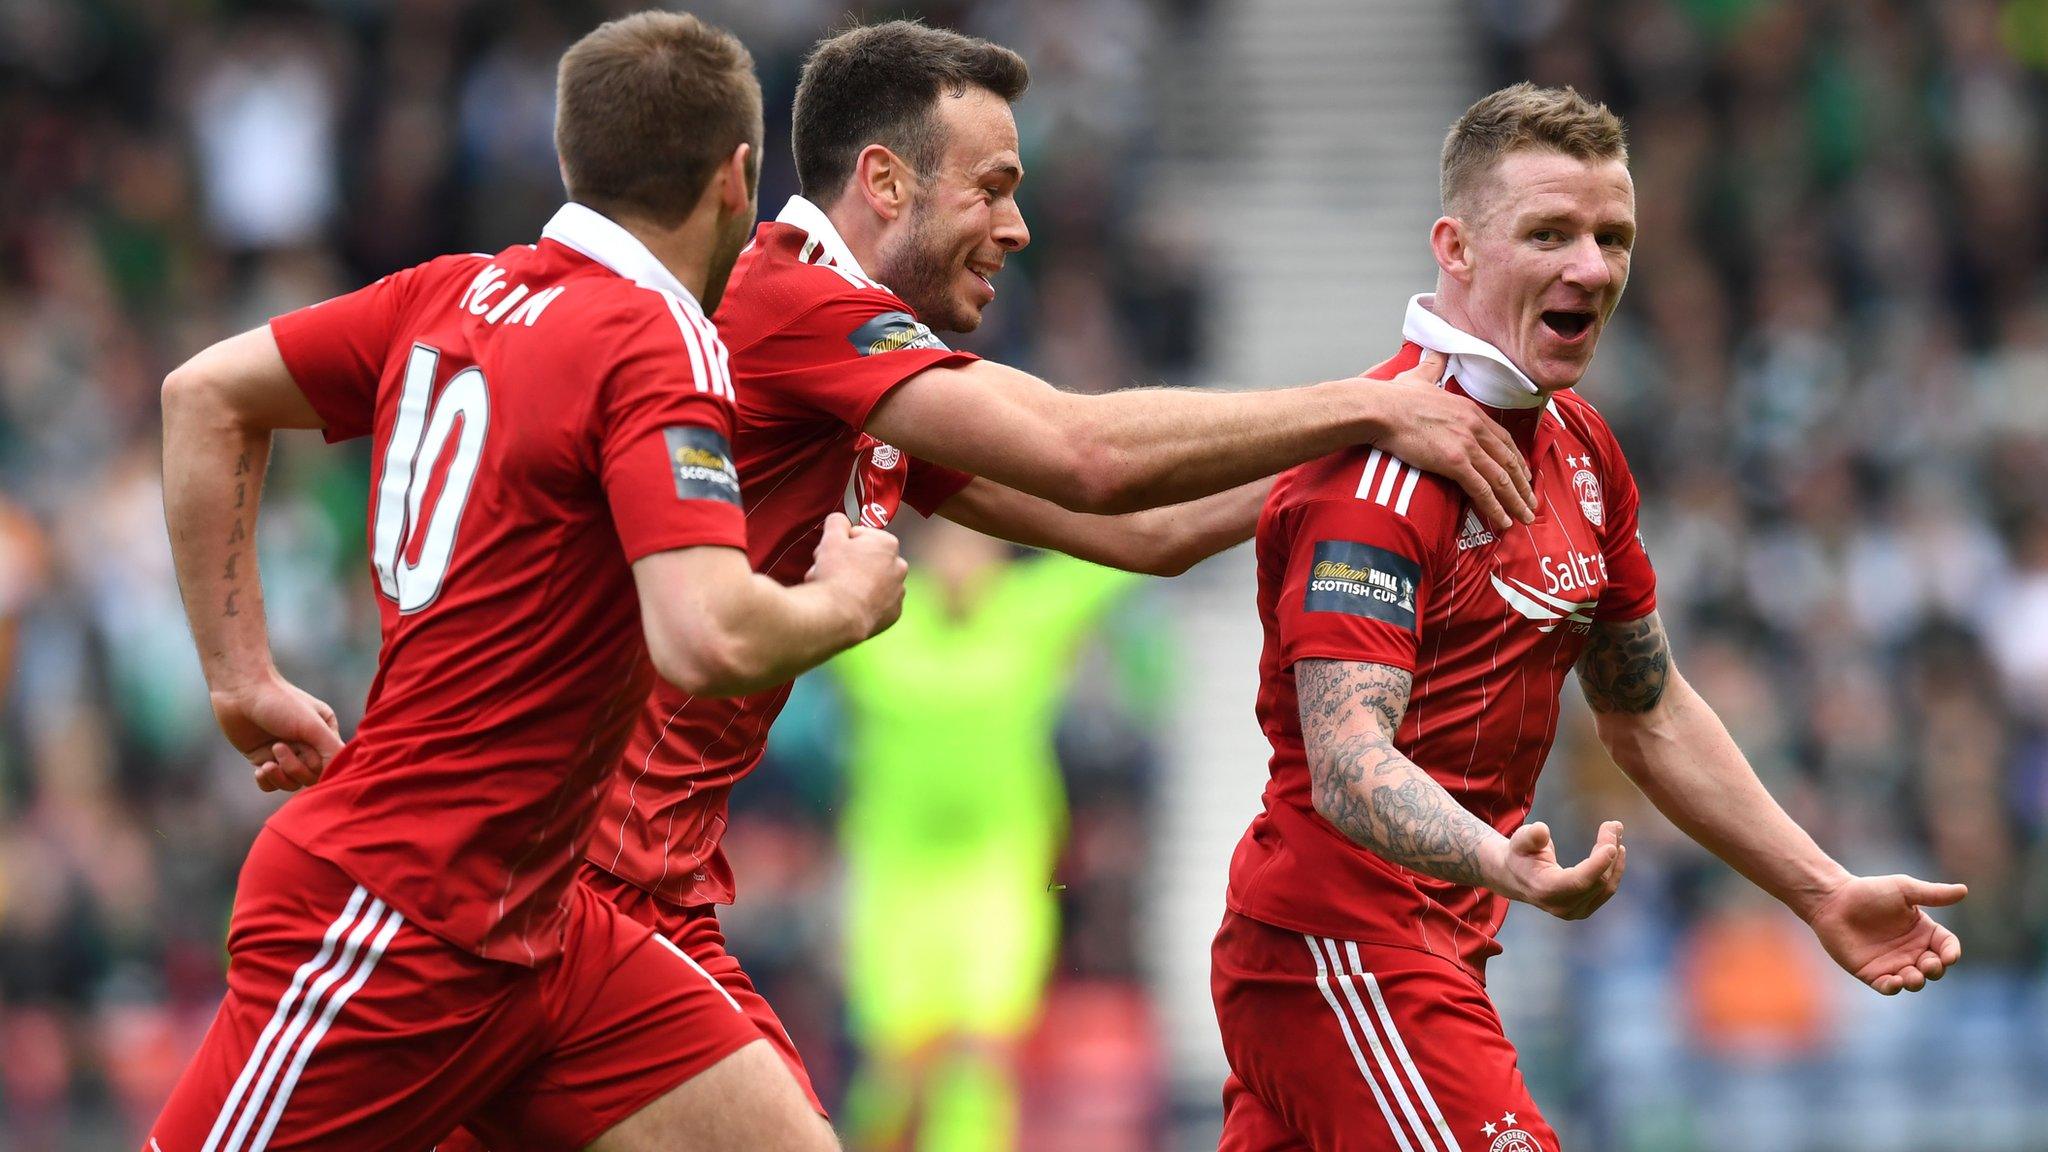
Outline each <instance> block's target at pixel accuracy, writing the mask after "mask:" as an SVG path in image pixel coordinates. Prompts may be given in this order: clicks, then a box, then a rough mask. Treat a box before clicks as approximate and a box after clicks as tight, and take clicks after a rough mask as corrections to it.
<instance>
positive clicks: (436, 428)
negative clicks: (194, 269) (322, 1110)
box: [270, 204, 746, 965]
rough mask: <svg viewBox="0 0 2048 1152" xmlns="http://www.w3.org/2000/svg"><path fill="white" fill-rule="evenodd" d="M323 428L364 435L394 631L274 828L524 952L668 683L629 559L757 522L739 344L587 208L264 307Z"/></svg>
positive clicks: (496, 951) (740, 537)
mask: <svg viewBox="0 0 2048 1152" xmlns="http://www.w3.org/2000/svg"><path fill="white" fill-rule="evenodd" d="M271 330H272V332H274V333H275V334H276V337H277V343H278V347H279V349H280V350H281V351H282V352H283V353H284V360H285V364H286V366H287V367H289V369H290V370H291V374H292V378H293V379H294V380H295V381H297V382H298V385H299V387H300V389H301V390H302V391H304V392H305V394H306V396H307V398H308V399H309V400H310V401H311V402H312V404H313V407H314V408H315V409H316V410H317V411H318V412H319V413H320V416H321V418H322V419H323V420H324V421H325V422H326V426H327V433H326V434H327V438H328V439H329V440H343V439H348V438H351V437H355V436H365V435H367V436H371V437H373V438H374V448H373V450H372V453H371V468H372V475H373V477H374V478H375V483H374V484H373V486H372V488H371V493H370V526H369V536H370V559H371V565H372V567H373V569H374V570H375V575H376V579H377V585H378V590H379V607H380V609H381V611H382V631H383V646H382V650H381V652H380V653H379V656H378V663H377V676H376V679H375V680H374V681H373V682H372V684H371V686H370V696H369V704H368V707H367V709H366V711H365V713H364V715H363V722H362V725H361V726H360V727H359V728H358V729H357V730H356V733H355V736H354V737H353V738H352V739H350V740H349V742H348V744H347V746H346V747H344V748H343V749H342V751H341V753H340V755H338V756H337V757H336V758H335V759H334V761H333V763H331V764H330V765H328V768H327V771H326V774H325V777H324V778H323V779H322V780H321V782H320V785H319V786H318V787H315V788H309V789H307V790H306V791H304V792H301V793H299V794H298V795H297V796H296V797H294V798H293V800H292V801H291V803H289V804H287V805H285V807H284V808H283V809H281V810H280V811H279V812H278V813H277V814H276V815H274V816H273V817H272V818H271V821H270V827H271V828H272V829H274V830H275V831H277V832H278V833H279V834H280V835H283V836H284V837H285V838H287V839H289V840H291V841H292V842H293V843H295V844H297V845H299V846H300V847H301V848H304V849H305V850H307V851H308V852H311V853H313V854H315V855H317V856H320V857H322V858H324V859H326V860H328V861H331V862H332V863H334V864H336V865H338V866H339V867H340V868H341V869H342V870H343V871H345V872H347V873H348V874H349V875H350V876H352V877H354V878H355V880H356V882H357V883H359V884H361V885H363V886H364V887H365V888H368V889H370V890H371V891H373V892H375V893H376V894H377V895H379V896H381V897H382V898H383V899H384V900H385V901H386V902H387V903H389V904H391V905H392V906H394V907H396V908H398V909H399V910H400V911H401V912H403V913H404V914H405V916H406V918H407V919H408V920H411V921H413V922H415V923H418V924H420V925H422V926H424V927H426V928H427V929H429V930H430V931H432V932H434V933H435V934H436V935H439V936H441V937H443V938H444V939H446V940H448V941H449V942H450V943H452V944H455V945H457V946H459V947H463V948H468V949H472V950H474V951H475V952H477V953H478V954H480V955H482V956H485V957H489V958H492V959H498V960H507V961H511V962H513V963H516V964H523V965H532V964H536V963H539V962H540V961H542V960H544V959H547V958H548V957H550V956H552V955H554V954H555V953H556V952H557V951H559V948H560V932H561V928H562V922H563V921H562V918H563V909H564V907H565V900H566V893H567V891H568V885H569V882H570V880H571V878H572V877H573V876H574V875H575V869H576V866H577V859H576V850H577V848H578V847H579V846H580V845H581V844H582V843H583V840H584V836H585V833H586V832H587V830H588V829H589V826H590V819H591V816H592V815H593V813H594V812H595V810H596V805H597V798H598V793H599V790H600V788H601V787H602V786H603V784H604V783H605V782H606V780H607V779H608V778H609V777H610V776H611V775H612V774H613V772H614V771H615V770H616V768H617V766H618V760H619V751H620V748H621V747H622V745H623V744H624V742H625V738H626V733H627V730H628V729H629V728H630V727H631V725H632V722H633V717H634V716H635V714H637V712H638V711H639V708H640V706H641V705H642V704H643V703H644V702H645V701H646V699H647V693H648V691H649V689H650V688H651V687H652V685H653V681H654V676H653V668H652V665H651V664H650V662H649V661H648V658H647V648H646V643H645V640H644V639H643V634H642V632H641V628H640V613H639V601H638V598H637V596H636V594H635V591H634V586H633V576H632V570H631V567H630V562H631V561H633V560H637V559H638V558H640V557H642V556H645V555H648V554H649V553H653V552H659V551H664V550H666V549H671V548H682V547H687V546H691V545H721V546H728V547H745V545H746V531H745V523H744V521H743V519H742V517H741V513H740V503H739V481H738V476H737V475H736V473H735V472H734V469H733V466H732V461H731V452H730V450H729V448H728V438H729V436H730V434H731V429H732V421H733V403H732V384H731V378H730V374H729V373H728V372H727V370H726V364H725V362H726V354H725V351H724V349H723V348H722V347H721V346H720V344H719V341H718V336H717V333H716V331H715V330H714V329H713V327H712V325H711V323H710V322H709V321H708V320H706V319H705V317H704V315H703V313H702V311H701V310H699V308H698V306H697V303H696V301H695V300H694V299H693V298H692V297H691V296H690V294H689V293H688V291H686V290H685V289H684V288H683V286H682V285H681V284H680V283H678V282H677V281H676V279H675V277H674V276H672V275H671V274H670V273H669V272H668V271H667V269H665V268H663V267H662V266H661V264H660V263H659V262H658V261H656V260H655V258H654V257H653V255H652V254H650V253H649V252H648V251H647V249H646V248H644V247H643V246H641V244H640V243H639V241H637V240H635V239H634V238H633V237H632V236H631V234H629V233H627V232H626V231H625V230H624V229H622V228H620V227H619V226H618V225H616V224H614V223H612V222H611V221H609V220H607V219H605V218H604V217H603V216H601V215H599V214H598V213H596V212H593V211H591V210H589V209H587V208H584V207H581V206H580V205H575V204H571V205H568V206H567V207H564V208H563V209H562V210H561V212H560V213H558V214H557V215H556V216H555V218H554V219H553V220H552V221H550V222H549V224H548V226H547V229H546V231H545V232H543V233H542V239H541V241H540V242H539V243H538V244H534V245H519V246H515V247H512V248H508V249H506V250H505V251H503V252H500V253H498V254H497V255H495V256H482V255H475V256H446V257H442V258H441V259H438V260H434V261H431V262H429V263H426V264H422V265H419V266H418V267H415V268H410V269H407V270H405V271H403V272H398V273H395V274H393V275H391V276H387V277H385V278H384V279H382V280H379V281H378V282H376V283H375V284H372V285H370V286H369V287H367V288H364V289H362V290H360V291H357V292H353V293H350V294H349V295H346V296H342V297H339V298H337V299H334V300H329V301H327V302H325V303H323V304H318V305H315V306H313V307H311V308H306V309H303V310H301V311H298V312H293V313H290V314H288V315H285V316H280V317H278V318H277V319H275V320H273V321H271Z"/></svg>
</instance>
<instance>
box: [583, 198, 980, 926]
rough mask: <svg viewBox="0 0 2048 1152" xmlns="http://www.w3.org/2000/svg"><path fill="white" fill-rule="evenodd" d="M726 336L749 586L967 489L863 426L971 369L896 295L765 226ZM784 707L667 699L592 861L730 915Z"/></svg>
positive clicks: (609, 813)
mask: <svg viewBox="0 0 2048 1152" xmlns="http://www.w3.org/2000/svg"><path fill="white" fill-rule="evenodd" d="M716 320H717V322H718V330H719V333H720V335H721V336H722V337H723V338H724V340H725V342H726V346H727V347H728V348H730V349H731V353H732V370H733V375H734V376H735V378H736V380H737V383H738V387H739V398H740V401H739V403H740V407H739V427H738V431H737V433H736V435H735V438H734V442H733V449H734V453H735V455H736V458H737V461H738V465H739V469H740V474H741V475H743V476H745V477H746V490H745V493H744V498H745V507H746V516H747V539H748V557H749V559H750V560H751V561H752V562H753V565H754V570H755V571H757V572H762V573H765V574H767V575H768V576H770V577H773V578H774V579H776V580H779V581H781V582H782V583H784V584H796V583H800V582H801V581H802V580H803V576H804V573H805V571H807V570H808V569H809V567H810V563H811V553H812V551H813V550H814V549H815V548H816V547H817V543H818V536H819V527H820V525H821V524H822V522H823V521H824V519H825V517H826V516H827V515H829V514H831V513H833V512H845V513H846V514H847V515H848V516H849V517H850V518H852V519H853V520H855V521H856V522H858V523H864V524H866V525H868V526H869V527H875V528H880V527H885V526H887V525H888V524H889V522H890V521H891V519H892V518H893V517H894V516H895V515H896V514H897V512H898V510H899V509H900V507H901V506H902V505H903V504H905V503H907V504H910V505H911V506H912V507H915V508H917V509H918V510H919V511H920V512H923V513H925V514H927V515H929V514H930V513H931V511H932V510H934V509H936V508H937V507H938V506H939V505H940V504H943V503H945V502H946V500H948V499H950V498H951V497H952V496H953V494H954V493H956V492H958V491H959V490H960V489H961V488H963V487H965V486H966V484H967V483H968V481H969V480H971V479H972V478H971V477H969V476H967V475H966V474H964V473H961V472H956V471H953V470H952V469H949V468H942V467H940V466H938V465H935V464H932V463H929V462H927V461H917V460H912V459H911V458H910V457H909V456H907V455H906V454H904V453H903V452H901V451H899V450H898V449H896V448H895V447H894V446H892V445H889V444H884V443H882V442H881V441H879V440H877V439H875V438H874V437H872V436H869V435H867V434H865V433H863V432H862V431H861V426H862V425H863V424H864V423H865V422H866V421H867V418H868V415H869V413H870V412H872V411H873V410H874V407H875V405H876V404H877V403H879V402H880V401H881V399H882V397H884V396H886V395H887V394H888V393H889V390H890V389H892V388H894V387H896V386H897V385H898V384H900V383H902V382H903V381H905V380H908V379H909V378H910V377H912V376H915V375H917V374H918V373H920V372H923V371H925V370H926V369H928V368H932V367H936V366H940V365H947V364H964V363H967V362H969V361H971V360H973V359H974V357H973V356H972V355H971V354H970V353H965V352H955V351H952V350H950V349H948V348H947V347H946V346H945V345H944V344H942V343H940V342H939V340H938V338H937V337H936V336H934V335H933V334H932V333H931V331H930V330H929V329H927V328H926V327H925V326H924V325H923V324H921V323H919V322H918V320H917V318H916V317H915V316H914V315H913V314H912V313H911V311H910V307H909V305H907V304H905V303H904V302H903V301H902V300H900V299H898V298H897V297H896V296H895V295H893V294H892V293H890V292H889V291H888V290H887V289H886V288H883V287H882V286H881V285H879V284H876V283H874V282H873V281H871V280H868V279H867V278H866V277H864V276H863V275H861V274H860V273H859V272H858V271H855V270H851V269H847V268H842V267H840V266H838V265H835V264H833V263H830V262H829V260H827V258H826V257H825V255H824V254H823V252H822V251H821V249H820V246H819V245H817V244H815V243H813V242H811V238H810V237H809V235H808V234H807V233H805V232H804V231H803V230H802V229H800V228H796V227H792V226H790V225H788V224H783V223H778V222H772V221H771V222H769V223H765V224H763V225H761V227H760V229H759V230H758V231H757V232H756V233H755V235H754V242H753V243H752V244H751V245H750V246H749V247H748V249H747V251H746V252H745V253H744V254H743V255H742V256H741V257H740V262H739V264H738V266H737V267H736V268H735V269H734V270H733V277H732V281H731V283H730V285H729V286H728V287H727V290H726V294H725V299H724V301H723V302H722V303H721V304H720V305H719V308H718V313H717V316H716ZM788 696H789V688H788V686H787V685H784V686H781V687H778V688H774V689H770V690H769V691H766V692H761V693H757V694H755V695H752V696H746V697H740V698H736V699H708V698H707V699H696V698H692V697H688V696H685V695H683V694H682V693H680V692H677V691H675V690H674V689H673V688H671V687H670V686H668V685H667V684H660V685H657V686H656V688H655V691H654V693H653V695H652V697H651V699H650V700H649V702H648V704H647V707H646V709H645V710H644V711H643V712H642V714H641V716H640V718H639V720H638V722H637V723H636V724H635V726H634V728H633V733H632V737H631V739H630V740H629V741H628V742H627V748H626V756H625V761H626V762H625V768H624V771H623V772H621V774H620V777H619V779H618V781H617V782H616V784H615V785H614V787H613V788H612V790H611V792H610V793H609V795H608V796H607V797H606V799H605V801H604V803H603V805H602V809H601V812H600V815H599V819H598V829H597V831H596V833H595V834H594V835H593V836H592V838H591V841H590V845H589V847H588V849H587V857H588V859H589V861H590V862H591V863H592V864H594V865H596V866H597V867H599V868H601V869H603V870H605V871H607V872H610V873H612V874H613V875H616V876H618V877H620V878H622V879H624V880H627V881H629V882H631V883H633V884H636V885H639V886H640V887H642V888H644V889H646V890H648V891H649V892H652V893H653V894H654V895H656V896H658V897H660V898H662V899H664V900H667V901H669V902H670V903H674V904H680V905H686V906H687V905H698V904H712V903H730V902H731V900H732V898H733V878H732V869H731V867H730V866H729V865H728V864H727V862H726V860H725V856H724V853H723V852H722V851H721V850H720V848H719V842H720V838H721V837H722V836H723V835H724V832H725V823H726V802H727V797H728V795H729V794H730V792H731V789H732V785H733V783H734V782H735V781H737V780H739V779H740V778H741V777H742V776H744V775H746V774H747V773H748V772H749V771H751V770H752V769H753V767H754V765H755V764H757V763H759V762H760V759H761V752H762V749H763V748H764V747H765V745H766V742H767V736H768V728H769V726H770V725H771V724H773V723H774V721H775V717H776V715H777V714H778V713H780V712H781V710H782V706H783V703H784V702H785V701H786V700H787V699H788Z"/></svg>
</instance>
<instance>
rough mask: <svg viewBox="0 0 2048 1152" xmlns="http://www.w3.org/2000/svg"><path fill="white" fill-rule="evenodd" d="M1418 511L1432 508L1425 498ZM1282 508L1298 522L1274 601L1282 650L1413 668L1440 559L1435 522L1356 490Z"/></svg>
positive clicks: (1288, 659) (1284, 655)
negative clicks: (1404, 512) (1353, 494)
mask: <svg viewBox="0 0 2048 1152" xmlns="http://www.w3.org/2000/svg"><path fill="white" fill-rule="evenodd" d="M1434 503H1435V502H1431V501H1425V502H1423V504H1427V505H1429V507H1430V508H1433V507H1434ZM1414 511H1415V513H1416V514H1417V515H1418V516H1425V517H1426V516H1427V515H1428V513H1426V511H1425V508H1424V507H1423V506H1422V505H1418V506H1417V507H1416V508H1415V509H1414ZM1284 514H1285V515H1288V516H1289V517H1290V518H1291V521H1292V523H1291V524H1289V525H1288V528H1287V530H1288V532H1289V533H1290V535H1289V545H1288V557H1287V573H1286V579H1285V584H1284V585H1283V586H1282V588H1281V590H1280V598H1279V603H1278V605H1277V612H1278V616H1279V631H1280V654H1281V659H1282V660H1283V661H1284V662H1285V663H1288V664H1292V663H1294V662H1295V661H1297V660H1306V659H1310V658H1321V659H1326V660H1356V661H1361V662H1365V663H1371V664H1388V665H1391V666H1393V667H1396V668H1405V669H1407V670H1408V671H1410V672H1412V671H1414V670H1415V663H1416V646H1417V644H1418V642H1419V640H1420V639H1421V635H1422V621H1423V617H1424V614H1425V612H1426V610H1427V606H1428V601H1429V595H1430V590H1431V587H1432V579H1431V578H1432V575H1433V572H1432V569H1434V568H1435V567H1437V565H1438V559H1437V552H1438V549H1436V548H1435V547H1434V546H1433V545H1432V544H1431V543H1430V540H1431V538H1432V537H1433V536H1434V535H1436V533H1434V532H1432V531H1431V526H1430V525H1429V524H1426V523H1422V524H1419V523H1418V522H1417V521H1416V520H1415V519H1411V518H1410V517H1409V516H1406V515H1401V514H1399V513H1396V512H1395V511H1394V510H1393V509H1392V508H1390V507H1388V506H1386V505H1382V504H1378V503H1375V502H1373V501H1371V500H1361V499H1356V498H1352V497H1325V498H1322V499H1317V500H1312V501H1310V502H1308V503H1305V504H1302V505H1299V506H1297V507H1295V508H1292V509H1289V510H1288V511H1287V512H1286V513H1284Z"/></svg>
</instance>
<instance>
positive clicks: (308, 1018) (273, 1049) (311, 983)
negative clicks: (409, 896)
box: [201, 885, 405, 1152]
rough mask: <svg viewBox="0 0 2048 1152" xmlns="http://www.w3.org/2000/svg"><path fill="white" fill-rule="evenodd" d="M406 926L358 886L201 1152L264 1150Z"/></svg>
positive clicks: (245, 1068) (281, 1004)
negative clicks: (324, 1041) (326, 1042)
mask: <svg viewBox="0 0 2048 1152" xmlns="http://www.w3.org/2000/svg"><path fill="white" fill-rule="evenodd" d="M403 923H405V917H403V916H400V915H399V914H398V910H397V909H395V908H388V907H386V906H385V904H384V902H383V901H382V900H379V899H377V898H376V897H374V896H371V895H370V894H369V893H368V892H367V891H365V890H364V889H363V887H362V886H361V885H357V886H356V890H355V891H354V892H352V893H350V894H349V898H348V905H347V907H345V908H343V909H342V911H341V915H339V916H337V917H335V918H334V923H332V924H329V925H328V926H327V934H326V936H324V937H323V938H322V939H321V941H320V951H319V952H317V953H315V954H314V956H313V958H312V959H311V960H308V961H306V962H305V963H304V964H301V965H299V970H298V971H297V972H296V973H294V974H293V975H292V982H291V986H290V987H289V988H286V989H285V992H284V995H283V996H282V997H280V998H279V999H278V1002H277V1011H275V1012H273V1013H272V1014H271V1016H270V1023H269V1024H267V1025H265V1026H264V1029H263V1033H262V1035H260V1036H258V1037H257V1038H256V1047H255V1050H254V1051H252V1052H250V1053H249V1060H248V1062H247V1063H246V1064H244V1065H242V1073H241V1075H239V1076H237V1077H235V1085H234V1087H233V1088H232V1089H230V1090H229V1091H228V1098H227V1101H226V1103H224V1104H222V1105H221V1109H220V1115H219V1116H217V1117H216V1118H215V1119H214V1121H213V1129H212V1131H210V1132H208V1133H207V1134H206V1144H205V1145H204V1146H203V1147H202V1149H201V1152H263V1149H264V1148H266V1147H267V1146H268V1145H269V1143H270V1136H271V1133H272V1132H274V1131H276V1130H277V1124H278V1121H279V1120H280V1119H282V1118H283V1116H284V1110H285V1107H286V1105H288V1104H289V1103H290V1102H291V1098H292V1089H293V1088H295V1087H297V1086H298V1082H299V1075H300V1073H302V1072H304V1071H305V1068H306V1062H307V1061H308V1060H311V1059H312V1058H313V1050H314V1049H315V1048H316V1047H318V1046H319V1044H320V1039H321V1037H323V1036H325V1035H327V1030H328V1028H329V1027H331V1026H332V1025H333V1023H334V1019H335V1017H336V1016H338V1015H339V1014H340V1013H341V1009H342V1006H343V1005H344V1004H347V1003H348V1001H349V997H351V996H354V995H355V994H356V993H357V992H358V991H360V990H361V989H362V986H363V984H364V982H365V981H367V980H369V978H370V972H371V970H372V969H374V968H376V967H377V961H378V959H379V958H381V957H382V956H383V955H384V949H385V948H386V947H387V946H388V945H389V944H390V943H391V938H392V937H393V936H396V935H397V934H398V929H399V926H400V925H401V924H403Z"/></svg>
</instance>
